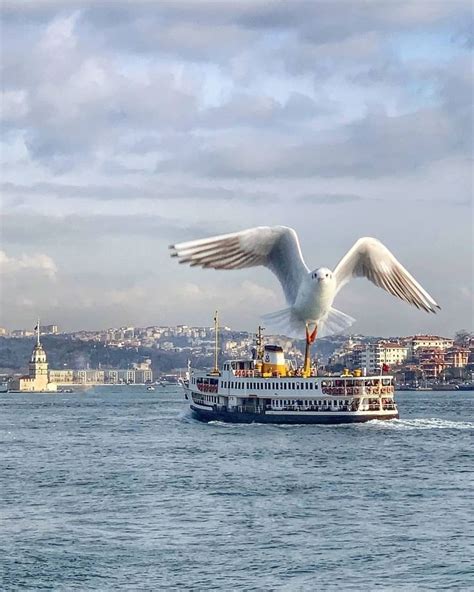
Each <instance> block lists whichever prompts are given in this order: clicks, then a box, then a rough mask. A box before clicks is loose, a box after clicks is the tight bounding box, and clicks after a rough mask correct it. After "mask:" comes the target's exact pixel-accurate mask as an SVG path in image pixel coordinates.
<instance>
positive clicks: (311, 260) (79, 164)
mask: <svg viewBox="0 0 474 592" xmlns="http://www.w3.org/2000/svg"><path fill="white" fill-rule="evenodd" d="M341 6H344V11H343V12H344V18H343V19H342V18H341ZM2 12H3V15H2V16H3V25H2V45H3V49H4V51H3V52H2V54H3V56H2V67H3V75H2V81H3V99H2V107H3V124H2V130H3V131H4V134H3V139H2V208H1V213H2V222H1V224H2V239H1V245H0V273H1V281H2V289H1V307H0V309H1V310H0V325H5V326H8V327H11V328H13V327H15V326H27V325H28V323H29V322H30V319H31V323H32V325H31V326H32V327H33V326H34V324H35V323H36V317H37V315H38V314H39V315H40V317H41V318H44V319H54V321H51V322H55V323H57V324H58V325H60V326H61V327H63V328H64V329H65V330H68V331H73V330H77V329H79V328H82V327H83V328H86V329H87V328H93V327H97V326H99V325H100V326H104V327H106V326H114V325H127V324H129V325H138V326H147V325H155V324H160V323H161V322H167V323H172V324H173V323H174V324H180V323H182V324H188V325H205V324H206V323H210V319H212V315H213V312H214V310H215V309H216V308H218V309H219V310H220V313H221V315H222V318H223V319H224V322H225V324H227V325H229V326H239V327H242V328H243V329H246V330H252V329H254V328H255V327H256V326H257V324H258V322H259V317H260V315H261V314H265V313H268V312H271V311H273V310H277V309H279V308H281V307H282V306H284V298H283V295H282V293H281V290H280V287H279V285H278V283H277V282H276V281H275V279H274V278H273V277H272V275H271V273H270V272H268V271H267V270H264V269H262V268H260V269H249V270H243V271H241V272H239V273H228V272H214V271H202V270H194V269H185V268H184V267H183V266H177V265H176V264H175V262H173V261H172V260H171V259H170V258H169V253H168V245H169V244H170V243H175V242H180V241H183V240H188V239H193V238H201V237H205V236H209V235H212V234H216V233H220V232H231V231H234V230H240V229H243V228H247V227H252V226H257V225H274V224H285V225H289V226H292V227H294V228H295V229H296V231H297V232H298V235H299V236H300V237H301V243H302V250H303V252H304V253H305V254H307V263H308V265H309V266H310V268H315V267H318V266H319V265H320V264H321V263H322V262H324V263H325V264H328V265H329V266H330V267H332V268H334V267H335V266H336V264H337V262H338V260H339V258H340V257H341V256H342V254H343V253H345V252H346V251H347V250H348V249H349V248H350V247H351V246H352V244H353V243H354V242H355V240H356V239H357V238H359V237H360V236H365V235H369V236H375V237H377V238H379V239H380V240H382V242H383V243H384V244H386V245H387V246H388V247H389V248H390V249H391V250H392V251H393V253H394V254H395V256H396V257H397V258H398V259H399V260H400V261H401V263H402V264H403V265H404V266H405V267H406V268H407V269H408V270H409V271H410V272H411V273H412V274H413V275H414V277H415V278H416V279H417V280H418V281H419V282H420V283H421V285H423V287H424V288H425V289H426V290H427V291H428V292H429V293H430V294H432V295H433V297H434V298H435V299H436V300H437V301H438V302H439V304H440V306H441V311H440V312H439V314H437V315H436V316H431V317H430V316H428V315H425V314H424V313H421V312H419V311H417V310H415V309H412V308H410V307H409V306H408V305H406V304H405V303H402V302H398V301H397V300H396V299H394V298H393V297H391V296H389V295H387V294H385V293H384V292H383V291H382V290H379V289H377V288H375V287H374V286H372V285H369V283H368V282H364V281H360V282H354V283H353V284H352V285H351V288H350V290H343V291H341V293H340V295H339V296H338V298H337V300H336V302H335V306H336V307H337V308H339V309H341V310H343V311H344V312H345V313H347V314H349V315H351V316H353V317H355V318H356V323H355V324H354V326H353V327H352V328H351V332H353V333H363V334H369V335H380V336H388V335H398V334H405V335H408V334H414V333H425V332H426V333H433V334H439V335H453V334H454V333H455V332H456V331H457V330H459V329H463V328H466V329H468V330H472V302H473V286H472V184H473V177H472V170H471V165H470V162H469V156H470V143H471V141H472V114H471V101H472V78H471V75H470V64H471V59H472V51H471V48H472V45H471V44H472V39H470V31H469V26H468V23H469V22H470V19H471V17H472V9H471V7H470V3H469V2H463V1H453V2H450V3H446V2H430V3H428V2H422V1H418V2H397V3H388V4H385V3H384V5H383V6H382V4H380V3H377V2H368V3H360V2H339V3H337V2H331V3H329V2H310V3H308V2H300V1H296V2H293V3H291V9H290V8H289V7H288V6H286V5H285V4H284V3H281V2H276V1H275V2H273V1H269V2H265V3H258V2H257V3H255V2H242V3H239V4H238V5H234V6H231V5H229V4H228V3H217V4H216V3H209V2H201V3H199V6H198V5H197V4H193V3H188V2H183V3H168V2H163V3H160V5H159V6H157V5H152V4H150V3H147V2H142V1H138V2H134V3H133V10H132V9H131V5H130V4H129V3H126V2H115V3H113V4H112V3H110V4H108V5H106V4H102V3H92V2H89V1H87V0H72V1H70V2H60V1H54V0H53V1H48V2H28V1H26V2H23V3H21V4H19V3H17V2H10V1H6V2H4V3H3V5H2ZM7 50H8V51H7Z"/></svg>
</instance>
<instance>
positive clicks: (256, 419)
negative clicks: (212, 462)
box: [190, 405, 399, 425]
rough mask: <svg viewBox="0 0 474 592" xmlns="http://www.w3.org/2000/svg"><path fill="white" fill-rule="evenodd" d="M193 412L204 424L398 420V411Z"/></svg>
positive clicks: (197, 408)
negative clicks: (218, 422)
mask: <svg viewBox="0 0 474 592" xmlns="http://www.w3.org/2000/svg"><path fill="white" fill-rule="evenodd" d="M190 407H191V412H192V415H193V417H194V418H195V419H198V420H199V421H203V422H206V423H208V422H210V421H222V422H225V423H270V424H293V425H301V424H324V425H335V424H344V423H364V422H367V421H373V420H374V419H377V420H389V419H398V417H399V414H398V412H397V411H394V412H393V413H390V414H387V413H384V414H382V413H380V414H378V415H377V414H374V413H372V414H363V413H350V414H344V415H343V414H338V413H336V412H329V413H298V414H294V415H290V414H284V413H271V414H270V413H245V412H240V411H239V412H237V411H224V410H221V409H212V408H209V410H207V409H202V408H200V407H196V406H195V405H191V406H190Z"/></svg>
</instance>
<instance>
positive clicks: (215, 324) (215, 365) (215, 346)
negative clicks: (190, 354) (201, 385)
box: [212, 310, 219, 374]
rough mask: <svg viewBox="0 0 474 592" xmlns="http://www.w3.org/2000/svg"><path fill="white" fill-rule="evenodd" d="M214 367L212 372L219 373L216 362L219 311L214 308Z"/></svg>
mask: <svg viewBox="0 0 474 592" xmlns="http://www.w3.org/2000/svg"><path fill="white" fill-rule="evenodd" d="M214 339H215V342H214V368H213V370H212V373H213V374H219V366H218V365H217V364H218V355H219V350H218V347H219V312H218V311H217V310H216V313H215V315H214Z"/></svg>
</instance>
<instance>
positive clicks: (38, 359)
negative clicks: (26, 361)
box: [30, 343, 46, 364]
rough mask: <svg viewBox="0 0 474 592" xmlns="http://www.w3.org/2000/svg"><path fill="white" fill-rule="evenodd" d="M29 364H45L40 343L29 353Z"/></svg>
mask: <svg viewBox="0 0 474 592" xmlns="http://www.w3.org/2000/svg"><path fill="white" fill-rule="evenodd" d="M30 362H31V363H32V364H45V363H46V352H45V351H44V349H43V346H42V345H41V343H37V344H36V345H35V347H34V348H33V351H32V352H31V358H30Z"/></svg>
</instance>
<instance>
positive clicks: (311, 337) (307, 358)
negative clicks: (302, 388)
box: [303, 323, 318, 376]
mask: <svg viewBox="0 0 474 592" xmlns="http://www.w3.org/2000/svg"><path fill="white" fill-rule="evenodd" d="M317 334H318V325H315V327H314V330H313V331H312V332H311V333H310V331H309V328H308V324H307V323H306V348H305V352H304V366H303V375H304V376H310V375H311V355H310V352H311V345H312V344H313V343H314V342H315V340H316V335H317Z"/></svg>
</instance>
